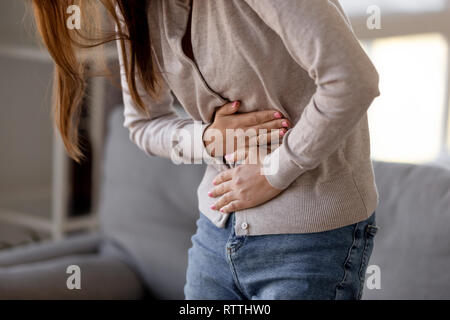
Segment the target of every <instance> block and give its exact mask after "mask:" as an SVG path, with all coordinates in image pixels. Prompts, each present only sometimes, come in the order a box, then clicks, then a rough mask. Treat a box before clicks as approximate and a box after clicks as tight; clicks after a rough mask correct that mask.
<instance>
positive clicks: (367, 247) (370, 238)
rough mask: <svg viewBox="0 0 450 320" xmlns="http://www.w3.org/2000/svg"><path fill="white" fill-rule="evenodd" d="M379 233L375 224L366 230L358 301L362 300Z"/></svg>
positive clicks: (368, 226)
mask: <svg viewBox="0 0 450 320" xmlns="http://www.w3.org/2000/svg"><path fill="white" fill-rule="evenodd" d="M377 232H378V226H376V225H375V224H369V225H367V226H366V228H365V230H364V249H363V253H362V259H361V266H360V269H359V280H360V288H359V293H358V300H359V299H361V297H362V293H363V289H364V284H365V280H366V270H367V266H368V264H369V259H370V256H371V255H372V251H373V245H374V238H375V235H376V234H377Z"/></svg>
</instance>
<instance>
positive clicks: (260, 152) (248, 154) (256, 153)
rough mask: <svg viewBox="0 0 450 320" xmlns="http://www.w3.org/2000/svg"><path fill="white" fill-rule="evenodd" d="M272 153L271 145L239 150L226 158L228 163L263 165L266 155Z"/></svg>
mask: <svg viewBox="0 0 450 320" xmlns="http://www.w3.org/2000/svg"><path fill="white" fill-rule="evenodd" d="M271 152H272V146H271V145H263V146H252V147H249V148H242V149H238V150H236V151H235V152H233V153H231V154H228V155H226V156H225V159H226V160H227V162H228V163H239V164H258V163H262V162H263V159H264V157H265V156H266V155H268V154H269V153H271Z"/></svg>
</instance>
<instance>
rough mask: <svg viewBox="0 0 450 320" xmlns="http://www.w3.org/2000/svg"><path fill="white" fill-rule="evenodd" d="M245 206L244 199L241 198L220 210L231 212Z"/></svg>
mask: <svg viewBox="0 0 450 320" xmlns="http://www.w3.org/2000/svg"><path fill="white" fill-rule="evenodd" d="M243 208H244V206H243V204H242V201H240V200H233V201H231V202H230V203H228V204H227V205H226V206H224V207H222V208H220V212H222V213H231V212H235V211H238V210H241V209H243Z"/></svg>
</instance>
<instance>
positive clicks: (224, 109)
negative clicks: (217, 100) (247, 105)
mask: <svg viewBox="0 0 450 320" xmlns="http://www.w3.org/2000/svg"><path fill="white" fill-rule="evenodd" d="M240 105H241V103H240V102H239V101H234V102H230V103H227V104H224V105H223V106H221V107H220V108H219V109H217V111H216V115H218V116H229V115H232V114H234V113H236V112H237V111H238V110H239V107H240Z"/></svg>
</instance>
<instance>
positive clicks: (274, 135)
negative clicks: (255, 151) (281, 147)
mask: <svg viewBox="0 0 450 320" xmlns="http://www.w3.org/2000/svg"><path fill="white" fill-rule="evenodd" d="M286 132H287V129H286V128H283V129H275V130H273V129H272V130H269V131H268V132H267V133H262V134H259V135H258V136H257V137H255V138H252V139H249V147H253V146H261V145H266V144H271V143H272V144H281V141H282V140H283V137H284V135H285V134H286Z"/></svg>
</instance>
